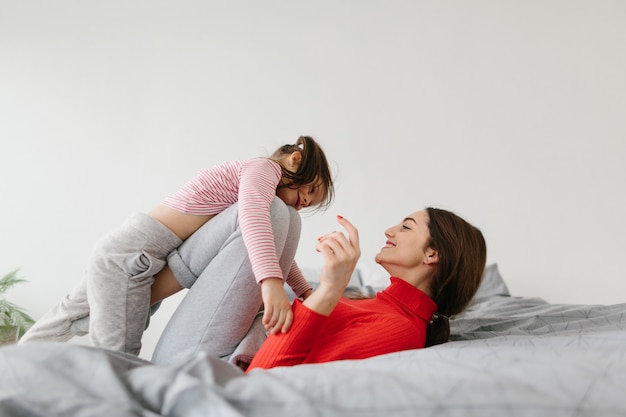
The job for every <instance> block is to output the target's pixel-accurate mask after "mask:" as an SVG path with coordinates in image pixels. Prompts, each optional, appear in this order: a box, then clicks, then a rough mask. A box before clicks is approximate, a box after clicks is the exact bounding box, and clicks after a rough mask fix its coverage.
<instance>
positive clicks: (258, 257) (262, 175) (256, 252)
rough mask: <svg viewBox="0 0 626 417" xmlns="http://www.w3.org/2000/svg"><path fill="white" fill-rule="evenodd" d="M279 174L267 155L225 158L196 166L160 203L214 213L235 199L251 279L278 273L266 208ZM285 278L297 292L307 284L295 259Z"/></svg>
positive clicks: (200, 213)
mask: <svg viewBox="0 0 626 417" xmlns="http://www.w3.org/2000/svg"><path fill="white" fill-rule="evenodd" d="M281 178H282V171H281V167H280V165H279V164H278V163H276V162H275V161H272V160H270V159H266V158H258V159H250V160H245V161H227V162H224V163H222V164H220V165H216V166H214V167H212V168H209V169H206V170H202V171H199V172H198V174H197V175H196V177H195V178H193V179H192V180H191V181H189V182H188V183H187V184H185V185H184V186H183V187H182V188H181V189H180V190H178V191H177V192H176V193H174V194H172V195H170V196H168V197H166V198H165V199H164V200H163V204H164V205H166V206H168V207H170V208H172V209H174V210H178V211H180V212H182V213H187V214H197V215H216V214H218V213H220V212H222V211H223V210H224V209H226V208H227V207H229V206H231V205H232V204H234V203H236V202H239V226H240V227H241V235H242V237H243V241H244V244H245V245H246V248H247V250H248V255H249V257H250V263H251V264H252V271H253V273H254V277H255V279H256V281H257V282H261V281H262V280H264V279H265V278H270V277H274V278H281V277H282V276H283V274H282V271H281V269H280V265H279V263H278V256H277V255H276V246H275V244H274V234H273V232H272V221H271V217H270V209H269V207H270V204H271V203H272V201H273V200H274V198H275V197H276V188H277V187H278V185H279V183H280V179H281ZM287 283H288V284H289V286H290V287H291V289H292V290H293V291H294V293H295V294H296V295H298V296H300V295H302V293H304V292H305V291H306V290H307V289H309V288H311V286H310V285H309V283H308V282H307V281H306V279H305V278H304V276H303V275H302V272H301V271H300V268H298V265H297V264H296V262H295V261H294V262H293V263H292V265H291V269H290V271H289V274H288V276H287Z"/></svg>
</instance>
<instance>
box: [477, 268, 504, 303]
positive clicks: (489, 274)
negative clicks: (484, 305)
mask: <svg viewBox="0 0 626 417" xmlns="http://www.w3.org/2000/svg"><path fill="white" fill-rule="evenodd" d="M497 296H504V297H510V296H511V294H510V293H509V289H508V288H507V286H506V283H505V282H504V279H503V278H502V276H501V275H500V271H499V270H498V264H496V263H493V264H489V265H487V266H486V267H485V272H483V281H482V282H481V283H480V287H478V291H477V292H476V295H475V296H474V298H473V299H472V302H471V304H476V303H479V302H481V301H484V300H486V299H488V298H491V297H497ZM471 304H470V305H471Z"/></svg>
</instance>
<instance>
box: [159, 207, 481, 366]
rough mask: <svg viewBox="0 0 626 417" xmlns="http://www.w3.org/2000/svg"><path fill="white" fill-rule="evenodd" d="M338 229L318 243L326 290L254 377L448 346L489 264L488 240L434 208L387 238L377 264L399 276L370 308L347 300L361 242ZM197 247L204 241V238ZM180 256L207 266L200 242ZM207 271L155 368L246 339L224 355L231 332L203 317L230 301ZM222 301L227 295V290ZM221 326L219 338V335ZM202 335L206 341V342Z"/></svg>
mask: <svg viewBox="0 0 626 417" xmlns="http://www.w3.org/2000/svg"><path fill="white" fill-rule="evenodd" d="M288 210H289V209H288ZM338 221H339V223H340V225H341V226H343V227H344V228H345V229H346V231H347V236H346V235H344V234H343V233H341V232H333V233H331V234H329V235H326V236H323V237H321V238H320V239H319V244H318V246H317V250H318V251H320V252H321V253H322V254H323V256H324V267H323V270H322V273H321V276H320V284H319V286H318V287H317V288H316V290H315V291H314V292H313V293H312V294H311V295H310V296H308V297H307V298H306V299H305V300H304V301H300V300H296V301H295V302H294V304H293V315H294V320H293V324H292V327H291V329H290V330H289V331H288V332H286V333H282V332H275V333H271V334H270V335H269V337H268V338H267V340H266V341H265V342H264V343H263V345H262V346H261V348H260V350H259V351H258V353H256V355H254V359H253V361H252V363H251V364H250V366H249V368H248V370H251V369H254V368H270V367H275V366H284V365H295V364H300V363H319V362H327V361H332V360H341V359H362V358H367V357H371V356H375V355H380V354H385V353H391V352H396V351H400V350H406V349H416V348H422V347H425V346H431V345H434V344H438V343H443V342H445V341H447V340H448V336H449V331H450V328H449V324H448V321H447V317H449V316H451V315H454V314H458V313H460V312H461V311H462V310H463V309H464V308H465V307H466V306H467V305H468V304H469V302H470V300H471V299H472V297H473V296H474V294H475V293H476V291H477V289H478V286H479V284H480V280H481V277H482V272H483V269H484V266H485V261H486V247H485V241H484V239H483V236H482V234H481V232H480V231H479V230H478V229H477V228H475V227H474V226H472V225H470V224H469V223H467V222H466V221H465V220H463V219H461V218H460V217H458V216H457V215H455V214H453V213H451V212H449V211H445V210H440V209H434V208H427V209H425V210H422V211H418V212H416V213H413V214H411V215H409V216H407V217H406V218H404V219H403V220H402V222H400V223H399V224H398V225H396V226H393V227H391V228H389V229H388V230H387V231H386V232H385V236H386V238H387V241H386V243H385V246H384V247H383V248H382V249H381V250H380V253H378V255H376V262H378V263H379V264H380V265H381V266H383V267H384V268H385V269H386V270H387V271H388V272H389V273H390V275H391V276H392V278H391V284H390V285H389V287H388V288H386V289H385V290H384V291H381V292H380V293H378V294H377V295H376V297H375V298H373V299H362V300H348V299H346V298H343V297H342V296H343V294H344V290H345V288H346V286H347V283H348V282H349V280H350V276H351V274H352V271H353V270H354V267H355V265H356V262H357V261H358V259H359V256H360V247H359V238H358V231H357V230H356V228H354V226H352V224H351V223H350V222H348V221H347V220H346V219H344V218H342V217H341V216H338ZM279 224H280V223H279ZM298 234H299V233H298ZM195 238H197V239H198V240H199V241H201V240H202V237H201V234H200V233H197V236H195ZM179 250H181V251H183V252H185V253H187V251H189V254H188V259H192V258H194V257H196V256H198V257H201V253H197V254H193V252H194V242H193V241H190V242H189V243H188V247H187V248H185V245H183V247H181V248H180V249H179ZM240 258H242V259H243V258H246V255H245V253H243V254H238V256H237V259H240ZM245 263H246V262H243V264H244V265H245ZM209 269H210V268H207V270H199V271H198V274H199V276H198V279H197V281H196V283H195V285H194V286H193V287H192V288H191V289H190V291H189V293H188V295H187V297H190V296H191V297H192V298H191V299H190V301H189V302H187V298H186V299H185V300H183V302H182V303H181V306H180V307H179V310H178V311H177V312H176V313H175V315H174V317H173V318H172V320H173V321H174V322H185V323H187V324H189V325H191V326H192V328H189V329H186V331H184V332H181V327H180V326H178V325H172V326H170V325H169V324H168V328H166V330H165V331H164V333H163V335H162V337H161V339H160V341H159V345H158V346H157V350H156V351H155V356H154V358H153V360H154V361H155V362H157V363H168V362H173V361H178V360H180V359H183V357H182V356H188V355H189V354H191V353H193V352H195V351H197V350H209V351H210V352H211V353H213V354H217V355H218V356H221V357H224V358H226V357H228V356H229V355H231V354H232V353H233V352H234V351H235V349H236V348H237V344H238V341H240V340H242V339H244V336H243V335H242V334H241V329H239V331H238V336H237V337H234V338H233V337H231V338H230V339H229V343H230V345H229V346H226V345H225V344H224V343H223V342H222V341H221V340H222V339H221V337H222V334H224V333H225V330H227V329H229V328H230V327H229V323H224V322H223V321H221V320H220V321H219V323H218V322H216V321H215V320H213V318H212V317H213V314H208V318H206V317H207V316H205V312H206V310H211V309H213V307H212V306H211V304H212V303H211V302H207V300H204V302H203V299H204V297H206V296H208V295H209V294H211V296H212V297H214V298H219V299H220V300H222V299H224V297H222V295H223V294H217V295H216V294H215V293H214V292H213V293H212V291H211V289H210V286H208V285H205V282H208V280H209V279H210V275H212V274H214V273H216V272H217V271H215V270H213V271H211V272H208V270H209ZM174 273H175V274H176V271H174ZM244 275H245V272H244ZM222 278H224V276H223V275H222ZM240 281H241V282H249V281H250V280H249V279H245V278H244V279H240V278H239V276H235V277H234V278H233V280H232V282H233V285H238V283H239V282H240ZM197 286H198V287H197ZM238 291H241V289H239V290H238ZM224 294H226V296H228V295H229V290H226V291H224ZM239 304H241V301H239V300H238V299H237V298H236V297H230V298H229V300H228V301H224V302H221V303H220V309H221V310H223V311H226V312H229V311H230V312H232V314H236V311H237V310H238V308H239V307H238V305H239ZM181 309H182V310H181ZM171 323H172V322H170V324H171ZM216 326H222V329H221V330H219V331H214V328H215V327H216ZM239 327H241V326H239ZM255 329H257V330H258V326H257V327H252V328H251V331H250V332H248V335H247V337H246V339H250V338H251V339H254V340H253V343H248V345H247V346H246V349H248V355H249V356H252V354H253V353H254V351H255V349H256V348H255V345H254V343H255V342H256V343H258V340H259V339H260V337H259V336H258V332H255ZM199 330H200V331H199ZM199 333H202V334H203V337H204V340H199V337H198V336H197V335H198V334H199ZM226 333H227V331H226ZM212 335H215V336H216V337H211V336H212ZM251 335H252V336H251ZM237 339H238V340H237ZM261 339H262V338H261ZM211 344H213V345H215V344H217V345H221V348H222V350H221V351H217V350H215V349H214V346H211ZM243 344H246V340H244V343H243ZM244 362H245V360H244ZM239 365H240V366H242V364H241V363H239ZM242 367H244V368H245V367H246V366H245V365H243V366H242Z"/></svg>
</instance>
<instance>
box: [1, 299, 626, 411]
mask: <svg viewBox="0 0 626 417" xmlns="http://www.w3.org/2000/svg"><path fill="white" fill-rule="evenodd" d="M452 331H453V335H452V336H453V341H451V342H449V343H446V344H444V345H439V346H435V347H431V348H427V349H420V350H411V351H405V352H398V353H394V354H389V355H383V356H378V357H374V358H370V359H366V360H355V361H338V362H332V363H326V364H317V365H300V366H294V367H284V368H275V369H271V370H255V371H253V372H251V373H250V374H249V375H244V374H243V373H242V372H241V371H240V370H239V368H237V367H235V366H233V365H230V364H228V363H226V362H224V361H221V360H219V359H216V358H212V357H208V356H207V355H203V354H200V355H198V356H196V357H195V358H193V359H192V360H190V361H188V362H186V363H181V364H178V365H177V366H168V367H162V366H156V365H152V364H150V363H149V362H147V361H143V360H140V359H137V358H135V357H131V356H127V355H124V354H120V353H115V352H109V351H105V350H100V349H94V348H90V347H85V346H76V345H69V344H40V345H38V344H33V345H21V346H10V347H3V348H1V349H0V416H2V417H13V416H15V417H17V416H19V417H24V416H37V417H39V416H42V417H43V416H45V417H53V416H64V417H65V416H75V417H86V416H115V417H122V416H185V417H193V416H213V415H215V416H268V417H277V416H355V415H358V416H384V417H390V416H481V417H484V416H498V417H500V416H550V417H559V416H624V415H626V394H625V393H626V304H620V305H614V306H590V305H553V304H548V303H546V302H544V301H543V300H541V299H534V298H515V297H505V296H502V297H500V296H494V297H490V298H488V299H484V300H481V302H480V303H476V304H474V305H472V307H471V308H470V310H468V311H467V312H466V313H464V314H463V315H461V316H459V317H457V318H455V319H454V320H452Z"/></svg>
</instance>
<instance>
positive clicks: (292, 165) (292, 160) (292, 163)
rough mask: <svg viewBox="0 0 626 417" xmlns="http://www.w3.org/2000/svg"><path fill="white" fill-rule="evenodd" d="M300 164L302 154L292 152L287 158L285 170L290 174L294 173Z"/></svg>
mask: <svg viewBox="0 0 626 417" xmlns="http://www.w3.org/2000/svg"><path fill="white" fill-rule="evenodd" d="M301 162H302V153H300V151H295V152H292V153H291V155H289V157H288V158H287V169H288V170H289V171H292V172H296V171H297V170H298V167H300V163H301Z"/></svg>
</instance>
